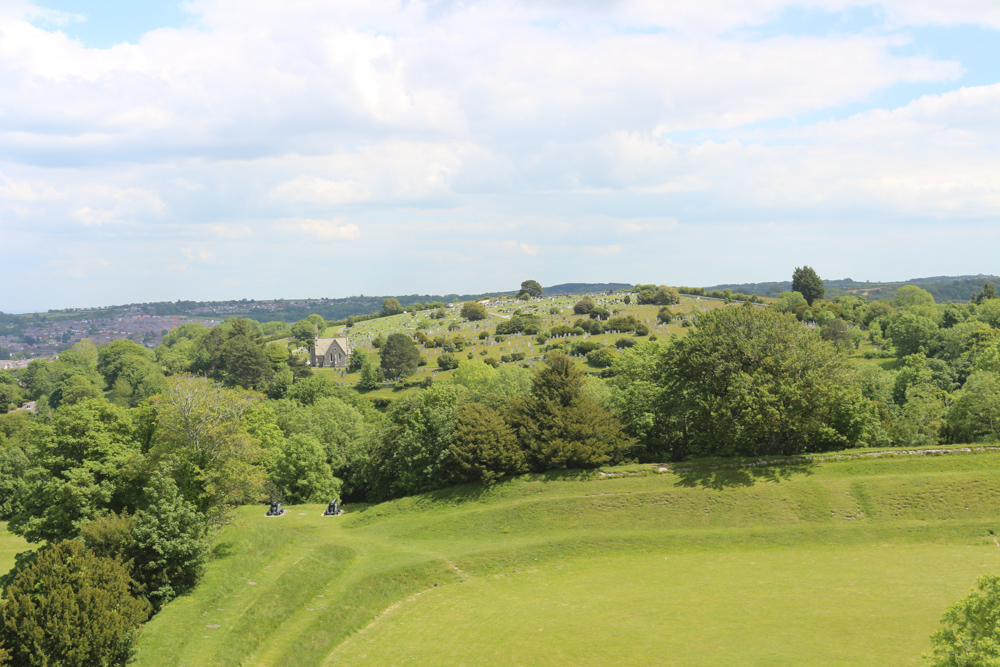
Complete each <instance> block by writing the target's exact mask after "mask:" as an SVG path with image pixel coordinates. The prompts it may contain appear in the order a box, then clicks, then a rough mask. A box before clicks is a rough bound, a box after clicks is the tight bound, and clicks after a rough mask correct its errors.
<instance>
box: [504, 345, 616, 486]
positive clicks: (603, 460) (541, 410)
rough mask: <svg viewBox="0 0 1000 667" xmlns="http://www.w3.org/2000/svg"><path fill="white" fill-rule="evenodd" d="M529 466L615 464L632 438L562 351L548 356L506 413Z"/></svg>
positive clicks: (549, 467)
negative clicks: (528, 388) (588, 389)
mask: <svg viewBox="0 0 1000 667" xmlns="http://www.w3.org/2000/svg"><path fill="white" fill-rule="evenodd" d="M511 423H512V426H514V428H515V432H516V433H517V436H518V440H519V441H520V443H521V447H522V449H524V450H525V452H526V455H527V460H528V463H529V465H530V466H531V468H532V469H533V470H536V471H539V472H541V471H544V470H549V469H552V468H594V467H598V466H602V465H606V464H613V463H620V462H621V461H623V460H625V459H626V458H627V457H628V454H629V451H630V449H631V447H632V445H633V444H634V442H633V441H632V440H631V439H630V438H629V437H628V436H627V435H626V434H625V433H624V431H623V430H622V426H621V423H620V422H619V421H618V419H617V418H616V417H615V416H614V415H613V414H611V413H610V412H609V411H608V410H606V409H605V408H604V407H602V406H601V405H599V404H598V403H597V402H596V401H595V400H594V399H593V398H592V397H591V396H590V395H589V394H588V393H587V392H586V391H585V390H584V377H583V371H582V370H581V369H580V368H578V367H577V366H576V364H575V363H574V362H573V360H572V359H570V358H569V357H567V356H566V355H564V354H558V353H556V354H550V355H549V359H548V363H547V365H546V366H545V368H543V369H542V370H540V371H539V372H538V373H536V374H535V376H534V378H533V380H532V385H531V393H530V394H529V395H528V396H527V397H525V398H524V399H522V400H521V401H520V402H518V404H517V405H516V406H515V407H514V408H513V411H512V416H511Z"/></svg>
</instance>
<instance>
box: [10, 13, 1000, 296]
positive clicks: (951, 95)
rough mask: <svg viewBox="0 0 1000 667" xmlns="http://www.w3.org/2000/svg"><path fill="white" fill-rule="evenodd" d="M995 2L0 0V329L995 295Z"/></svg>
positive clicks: (998, 22) (999, 103) (999, 109)
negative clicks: (241, 316) (521, 296)
mask: <svg viewBox="0 0 1000 667" xmlns="http://www.w3.org/2000/svg"><path fill="white" fill-rule="evenodd" d="M998 31H1000V4H997V3H996V2H994V1H993V0H953V1H952V2H949V3H941V2H938V1H932V0H886V1H885V2H860V1H852V0H814V1H812V2H784V1H783V0H702V1H700V2H678V3H663V2H659V1H653V0H590V1H588V2H575V3H574V2H563V1H558V0H551V1H550V2H492V1H491V2H485V1H483V2H476V1H474V0H473V1H469V2H450V1H447V0H441V1H438V2H419V1H412V0H407V1H405V2H404V1H390V0H372V1H370V2H366V3H357V2H346V1H337V0H334V1H330V0H325V1H322V2H320V1H312V0H288V1H287V2H284V3H274V2H264V1H263V0H240V1H236V0H192V1H190V2H186V3H173V2H157V1H153V2H145V3H121V2H110V1H106V2H95V1H86V0H58V1H48V2H46V1H44V0H42V1H40V2H36V3H32V2H28V1H27V0H0V251H2V252H3V255H2V256H3V260H2V261H0V281H2V284H3V286H4V289H3V290H0V310H4V311H7V312H21V311H26V310H37V309H41V310H45V309H49V308H63V307H69V306H88V305H106V304H112V303H125V302H135V301H158V300H176V299H228V298H244V297H246V298H258V299H264V298H278V297H282V298H291V297H307V296H311V297H322V296H331V297H333V296H347V295H350V294H358V293H365V294H406V293H445V292H454V291H459V292H476V291H487V290H497V289H506V288H512V287H516V286H517V285H518V284H519V283H520V281H522V280H524V279H526V278H533V279H537V280H539V281H541V282H542V283H543V284H554V283H559V282H568V281H573V282H576V281H593V282H599V281H631V282H657V283H667V284H687V285H699V284H716V283H721V282H727V283H728V282H749V281H765V280H781V279H787V278H788V276H789V275H790V274H791V271H792V269H793V268H794V267H795V266H798V265H801V264H803V263H805V264H809V265H811V266H814V267H815V268H817V270H818V271H819V272H820V274H821V275H822V276H825V277H829V278H843V277H853V278H855V279H881V280H894V279H907V278H914V277H920V276H927V275H943V274H976V273H981V272H982V273H1000V266H998V262H997V259H996V251H995V248H997V247H1000V224H998V222H1000V219H998V216H1000V154H998V138H1000V123H998V122H997V119H998V118H1000V53H998V50H997V48H996V46H995V45H996V44H998V43H1000V39H998V37H1000V35H998Z"/></svg>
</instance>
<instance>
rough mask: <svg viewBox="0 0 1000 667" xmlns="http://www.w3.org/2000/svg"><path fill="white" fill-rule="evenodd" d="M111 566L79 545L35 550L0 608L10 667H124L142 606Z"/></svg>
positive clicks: (144, 611) (144, 614)
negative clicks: (33, 560)
mask: <svg viewBox="0 0 1000 667" xmlns="http://www.w3.org/2000/svg"><path fill="white" fill-rule="evenodd" d="M135 588H136V585H135V582H134V581H133V580H132V578H131V577H130V576H129V573H128V570H127V569H126V567H125V566H124V565H123V564H122V563H121V562H120V561H117V560H114V559H110V558H101V557H99V556H97V555H95V554H94V552H92V551H91V550H89V549H88V548H87V547H86V546H84V544H83V543H82V542H79V541H76V540H67V541H64V542H60V543H58V544H56V545H55V546H53V547H50V548H46V549H43V550H42V551H41V552H39V554H38V558H37V560H36V561H35V562H34V563H33V564H32V565H30V566H28V567H26V568H24V569H23V570H21V571H20V572H18V573H17V574H16V575H15V576H14V579H13V581H12V582H11V584H10V586H8V588H7V591H6V597H7V599H6V601H5V602H4V603H3V604H2V606H0V642H2V644H4V645H5V646H6V647H7V648H8V650H9V651H10V652H11V658H10V665H12V666H13V667H48V666H50V665H53V666H54V665H59V666H60V667H92V666H93V667H97V666H101V667H105V666H107V667H111V666H112V665H115V666H117V665H125V664H126V663H127V662H128V660H129V658H130V657H131V656H132V653H133V646H134V643H135V639H136V637H137V635H138V630H139V626H140V625H141V624H142V623H143V622H145V620H146V619H147V618H149V612H150V605H149V602H147V601H146V600H145V599H144V598H142V597H139V596H137V595H136V591H135Z"/></svg>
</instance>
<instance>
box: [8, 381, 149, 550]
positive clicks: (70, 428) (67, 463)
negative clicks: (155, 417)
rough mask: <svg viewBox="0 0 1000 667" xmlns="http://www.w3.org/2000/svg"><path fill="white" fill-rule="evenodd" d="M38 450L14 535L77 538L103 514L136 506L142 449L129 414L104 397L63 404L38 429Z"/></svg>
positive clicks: (20, 499)
mask: <svg viewBox="0 0 1000 667" xmlns="http://www.w3.org/2000/svg"><path fill="white" fill-rule="evenodd" d="M35 447H36V448H37V449H36V451H35V452H34V454H33V459H34V461H33V462H34V466H33V467H32V468H31V469H30V470H28V471H27V473H26V475H25V479H24V486H23V488H22V493H21V494H20V496H19V497H18V500H17V504H18V507H17V509H16V512H15V514H14V516H13V517H12V518H11V521H10V524H9V526H8V528H9V530H10V531H11V532H13V533H15V534H17V535H21V536H22V537H24V538H25V539H26V540H28V541H29V542H41V541H49V542H56V541H59V540H63V539H70V538H73V537H75V536H76V534H77V531H78V529H79V526H80V523H81V522H83V521H85V520H86V519H89V518H90V517H93V516H95V515H96V514H98V513H99V512H101V511H104V510H113V511H122V510H123V509H127V508H128V507H130V506H134V504H135V502H136V500H137V495H138V492H137V489H136V488H135V486H134V478H133V477H132V473H131V469H132V468H133V467H134V464H135V463H136V462H137V461H138V460H139V458H140V456H141V451H140V445H139V442H138V437H137V433H136V428H135V424H134V423H133V421H132V417H131V415H130V414H129V412H128V411H127V410H125V409H123V408H120V407H118V406H116V405H112V404H111V403H109V402H108V401H106V400H104V399H99V400H89V401H84V402H82V403H79V404H77V405H66V406H63V407H61V408H60V409H59V410H56V412H55V414H54V416H53V419H52V425H51V427H50V428H46V429H38V430H37V432H36V433H35Z"/></svg>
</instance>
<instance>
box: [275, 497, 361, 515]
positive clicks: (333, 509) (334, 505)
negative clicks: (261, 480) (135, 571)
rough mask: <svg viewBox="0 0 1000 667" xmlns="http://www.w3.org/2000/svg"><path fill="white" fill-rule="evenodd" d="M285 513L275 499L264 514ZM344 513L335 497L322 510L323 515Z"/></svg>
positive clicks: (342, 507)
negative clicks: (324, 509)
mask: <svg viewBox="0 0 1000 667" xmlns="http://www.w3.org/2000/svg"><path fill="white" fill-rule="evenodd" d="M284 513H285V510H283V509H281V503H280V502H278V501H277V500H275V501H274V502H272V503H271V507H270V509H268V510H267V514H266V515H265V516H281V515H282V514H284ZM343 513H344V506H343V505H341V504H339V503H338V502H337V500H336V499H334V500H331V501H330V504H329V505H327V506H326V511H325V512H323V516H337V515H339V514H343Z"/></svg>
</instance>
